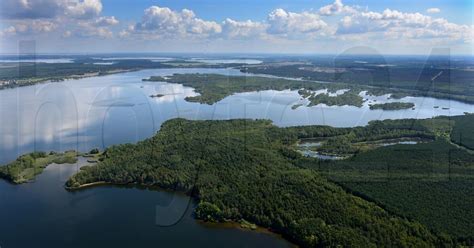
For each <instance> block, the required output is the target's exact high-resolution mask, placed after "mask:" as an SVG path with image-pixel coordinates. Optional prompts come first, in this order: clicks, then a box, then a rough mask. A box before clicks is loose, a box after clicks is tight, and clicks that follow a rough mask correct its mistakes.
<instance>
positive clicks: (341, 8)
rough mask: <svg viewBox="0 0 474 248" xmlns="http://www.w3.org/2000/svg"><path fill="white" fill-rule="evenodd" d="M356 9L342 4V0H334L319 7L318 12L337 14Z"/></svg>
mask: <svg viewBox="0 0 474 248" xmlns="http://www.w3.org/2000/svg"><path fill="white" fill-rule="evenodd" d="M356 12H357V10H356V9H355V8H354V7H351V6H347V5H344V4H343V3H342V0H335V1H334V3H332V4H329V5H326V6H323V7H321V8H320V9H319V14H321V15H325V16H330V15H337V14H341V13H347V14H351V13H356Z"/></svg>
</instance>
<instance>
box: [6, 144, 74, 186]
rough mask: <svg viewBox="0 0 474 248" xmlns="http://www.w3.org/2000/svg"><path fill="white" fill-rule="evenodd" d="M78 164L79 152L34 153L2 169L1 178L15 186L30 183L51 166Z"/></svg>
mask: <svg viewBox="0 0 474 248" xmlns="http://www.w3.org/2000/svg"><path fill="white" fill-rule="evenodd" d="M76 162H77V152H75V151H67V152H64V153H56V152H50V153H45V152H32V153H28V154H25V155H22V156H20V157H19V158H17V159H16V160H15V161H13V162H11V163H9V164H7V165H5V166H1V167H0V178H3V179H6V180H8V181H9V182H11V183H14V184H22V183H26V182H29V181H31V180H33V179H35V177H36V176H37V175H39V174H41V173H42V172H43V170H44V169H45V168H46V167H47V166H48V165H50V164H53V163H55V164H73V163H76Z"/></svg>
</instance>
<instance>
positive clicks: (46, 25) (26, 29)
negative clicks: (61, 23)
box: [1, 20, 57, 36]
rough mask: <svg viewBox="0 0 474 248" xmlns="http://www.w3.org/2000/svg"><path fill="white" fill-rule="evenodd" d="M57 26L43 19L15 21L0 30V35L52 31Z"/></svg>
mask: <svg viewBox="0 0 474 248" xmlns="http://www.w3.org/2000/svg"><path fill="white" fill-rule="evenodd" d="M56 28H57V25H56V24H55V23H54V22H50V21H45V20H26V21H16V22H14V23H13V24H12V25H11V26H9V27H8V28H6V29H4V30H2V31H1V34H2V36H11V35H33V34H39V33H48V32H52V31H54V30H55V29H56Z"/></svg>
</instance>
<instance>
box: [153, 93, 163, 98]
mask: <svg viewBox="0 0 474 248" xmlns="http://www.w3.org/2000/svg"><path fill="white" fill-rule="evenodd" d="M164 96H165V95H163V94H156V95H150V97H151V98H155V97H156V98H160V97H164Z"/></svg>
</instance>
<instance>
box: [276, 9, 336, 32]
mask: <svg viewBox="0 0 474 248" xmlns="http://www.w3.org/2000/svg"><path fill="white" fill-rule="evenodd" d="M267 22H268V29H267V32H268V33H269V34H275V35H283V36H291V35H298V34H310V33H315V32H317V31H320V30H321V29H323V28H325V27H327V24H326V22H324V21H323V20H321V18H320V17H319V15H317V14H314V13H309V12H301V13H294V12H287V11H285V10H284V9H276V10H274V11H272V12H271V13H270V14H269V15H268V18H267Z"/></svg>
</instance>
